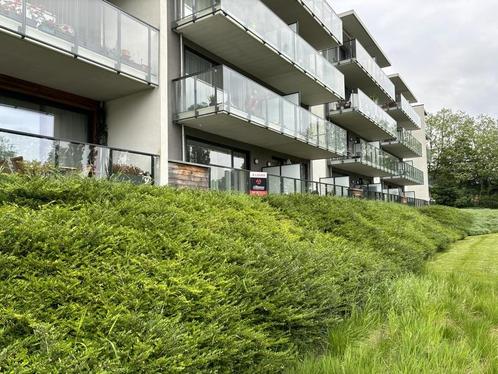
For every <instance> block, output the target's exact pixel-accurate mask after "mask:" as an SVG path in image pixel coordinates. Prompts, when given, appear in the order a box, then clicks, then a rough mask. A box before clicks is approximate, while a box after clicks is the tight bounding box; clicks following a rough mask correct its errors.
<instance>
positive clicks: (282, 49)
mask: <svg viewBox="0 0 498 374" xmlns="http://www.w3.org/2000/svg"><path fill="white" fill-rule="evenodd" d="M175 4H176V12H177V24H178V25H180V24H181V25H183V24H186V23H189V22H193V21H195V20H196V19H198V18H202V17H204V16H207V15H209V14H213V13H215V12H216V11H221V12H223V13H224V14H226V15H227V16H229V17H230V18H231V19H232V20H234V21H235V22H237V23H238V24H239V25H240V26H242V27H243V29H245V30H247V31H249V32H250V33H252V34H254V35H255V36H257V38H259V39H261V40H262V41H263V42H264V43H265V44H267V45H269V46H271V47H272V48H273V49H275V50H276V51H277V52H278V53H279V54H281V55H283V56H285V57H286V58H287V59H289V60H290V61H291V62H292V63H293V64H295V65H297V66H298V67H299V68H301V69H302V70H304V71H305V72H306V73H308V74H309V75H310V76H312V77H313V78H315V79H316V80H318V81H319V82H321V83H322V84H323V85H324V86H326V87H327V88H328V89H329V90H331V91H332V92H334V93H335V94H336V95H337V96H339V97H341V98H344V95H345V86H344V75H343V74H342V73H341V72H340V71H339V70H337V68H336V67H335V66H333V65H332V64H331V63H330V62H329V61H327V60H326V59H325V58H324V57H323V56H322V55H321V54H320V52H318V51H317V50H315V49H314V48H313V47H312V46H311V45H310V44H309V43H308V42H306V41H305V40H304V39H303V38H302V37H301V36H299V35H298V34H297V33H296V32H295V31H294V30H293V29H291V28H290V27H289V26H288V25H287V24H286V23H285V22H284V21H282V19H280V18H279V17H278V16H277V15H276V14H274V13H273V12H272V11H271V10H270V9H269V8H268V7H267V6H266V5H265V4H263V3H262V2H261V1H259V0H176V3H175Z"/></svg>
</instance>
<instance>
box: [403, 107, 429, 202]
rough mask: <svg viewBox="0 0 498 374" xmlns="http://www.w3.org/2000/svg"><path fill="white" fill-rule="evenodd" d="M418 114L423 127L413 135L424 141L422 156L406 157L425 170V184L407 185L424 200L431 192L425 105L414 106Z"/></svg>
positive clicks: (410, 190) (409, 190) (407, 190)
mask: <svg viewBox="0 0 498 374" xmlns="http://www.w3.org/2000/svg"><path fill="white" fill-rule="evenodd" d="M413 108H414V109H415V111H416V112H417V114H418V115H419V116H420V118H421V119H422V129H421V130H416V131H412V134H413V136H414V137H415V138H416V139H417V140H418V141H419V142H420V143H422V157H419V158H413V159H406V160H405V161H407V162H412V161H413V166H415V167H416V168H417V169H420V170H422V171H423V172H424V184H423V185H420V186H408V187H406V192H415V197H416V198H417V199H422V200H427V201H429V200H430V193H429V174H428V165H427V161H428V158H427V138H426V136H425V131H426V127H427V125H426V122H425V108H424V105H423V104H421V105H417V106H414V107H413Z"/></svg>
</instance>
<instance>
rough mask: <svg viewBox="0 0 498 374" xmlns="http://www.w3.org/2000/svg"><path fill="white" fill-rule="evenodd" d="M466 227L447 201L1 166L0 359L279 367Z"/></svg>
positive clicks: (88, 365) (57, 368) (5, 367)
mask: <svg viewBox="0 0 498 374" xmlns="http://www.w3.org/2000/svg"><path fill="white" fill-rule="evenodd" d="M428 212H430V214H428ZM440 217H442V219H441V220H439V218H440ZM441 222H443V223H444V225H443V224H442V223H441ZM461 227H463V226H462V223H461V222H460V217H459V215H458V214H456V213H455V212H454V211H452V212H451V213H448V211H446V209H444V208H438V210H430V211H429V210H427V211H424V210H423V214H422V213H421V211H420V210H417V209H414V208H409V207H405V206H398V205H395V204H383V203H374V202H365V201H356V200H345V199H339V198H328V197H325V198H324V197H318V196H282V197H270V198H268V199H263V200H261V199H257V198H252V197H249V196H242V195H231V194H224V193H214V192H201V191H191V190H182V191H177V190H174V189H169V188H158V187H150V186H133V185H130V184H125V183H113V182H96V181H93V180H90V179H68V178H66V179H63V178H42V177H21V176H6V175H0V372H4V371H7V372H10V371H15V372H17V371H19V372H33V373H38V372H64V373H67V372H78V373H79V372H86V371H92V372H144V373H153V372H168V373H170V372H220V373H221V372H249V373H259V372H261V373H266V372H280V371H282V370H284V368H285V367H286V366H287V365H289V364H291V363H292V361H293V360H294V359H296V358H297V357H298V356H299V355H301V354H303V353H304V352H306V350H308V349H310V347H313V348H316V347H318V349H320V347H321V346H322V344H325V342H326V341H327V329H328V326H330V324H331V322H336V321H338V320H340V319H342V318H345V317H347V315H348V313H349V312H350V310H351V309H352V307H353V306H355V305H359V304H361V303H362V302H363V301H364V300H365V298H366V295H367V293H368V292H369V290H371V289H372V287H376V285H377V284H380V283H381V282H382V281H383V280H385V279H386V278H394V277H397V276H399V275H401V274H403V273H404V272H407V271H417V270H418V269H420V267H421V264H422V262H423V260H424V259H425V258H427V256H429V255H430V254H432V253H434V251H436V250H438V249H440V248H442V247H444V246H445V245H446V244H447V243H448V242H450V241H452V240H455V239H457V238H458V237H460V236H461V235H462V234H463V232H462V230H460V228H461Z"/></svg>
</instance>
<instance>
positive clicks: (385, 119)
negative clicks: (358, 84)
mask: <svg viewBox="0 0 498 374" xmlns="http://www.w3.org/2000/svg"><path fill="white" fill-rule="evenodd" d="M357 91H358V92H357V93H352V94H351V97H350V101H349V102H337V103H331V104H330V108H331V110H332V111H335V110H339V109H340V108H348V107H350V108H353V109H354V110H357V111H358V112H360V113H362V114H363V115H364V116H366V117H367V118H369V119H370V121H371V122H372V123H374V124H376V125H377V126H378V127H380V128H381V129H383V130H384V131H386V132H387V133H389V134H390V135H391V137H392V138H395V137H396V134H397V128H398V124H397V122H396V120H395V119H394V118H392V117H391V116H390V115H389V114H387V112H386V111H385V110H383V109H382V108H381V107H380V106H379V105H377V104H376V103H375V102H374V101H373V100H372V99H370V98H369V97H368V96H367V95H366V94H364V93H363V92H362V91H361V90H357Z"/></svg>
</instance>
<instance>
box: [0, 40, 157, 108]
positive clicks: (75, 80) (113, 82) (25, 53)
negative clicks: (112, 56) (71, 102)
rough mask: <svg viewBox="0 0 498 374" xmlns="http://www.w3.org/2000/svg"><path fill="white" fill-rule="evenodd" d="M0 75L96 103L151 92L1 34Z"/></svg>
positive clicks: (95, 67) (128, 80) (134, 82)
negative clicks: (95, 101) (136, 93)
mask: <svg viewBox="0 0 498 374" xmlns="http://www.w3.org/2000/svg"><path fill="white" fill-rule="evenodd" d="M0 45H1V46H2V53H0V73H1V74H4V75H8V76H11V77H14V78H18V79H22V80H25V81H28V82H33V83H37V84H40V85H43V86H47V87H51V88H55V89H59V90H62V91H66V92H69V93H72V94H76V95H80V96H84V97H87V98H90V99H94V100H98V101H106V100H110V99H114V98H118V97H123V96H126V95H130V94H132V93H135V92H139V91H143V90H147V89H150V86H149V85H147V84H146V83H145V82H141V81H138V80H135V79H132V78H128V77H127V76H125V75H119V74H117V73H116V72H115V71H111V70H109V69H107V68H103V67H101V66H98V65H94V64H92V63H88V62H86V61H84V60H81V59H76V58H74V57H73V56H69V55H67V54H65V53H61V52H59V51H58V50H55V49H52V48H49V47H47V46H45V45H43V44H37V43H34V42H31V41H28V40H27V39H21V38H19V37H16V36H13V35H10V34H8V33H5V32H0Z"/></svg>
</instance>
